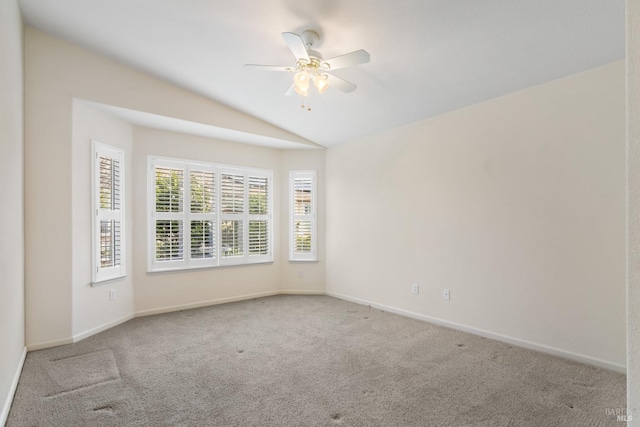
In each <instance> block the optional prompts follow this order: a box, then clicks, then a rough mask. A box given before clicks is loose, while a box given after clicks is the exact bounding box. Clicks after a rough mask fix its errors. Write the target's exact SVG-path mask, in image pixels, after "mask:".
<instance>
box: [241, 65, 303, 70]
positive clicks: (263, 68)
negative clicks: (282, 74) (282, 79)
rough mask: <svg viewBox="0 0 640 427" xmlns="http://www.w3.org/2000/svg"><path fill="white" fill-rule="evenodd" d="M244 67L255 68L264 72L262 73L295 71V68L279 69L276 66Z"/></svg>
mask: <svg viewBox="0 0 640 427" xmlns="http://www.w3.org/2000/svg"><path fill="white" fill-rule="evenodd" d="M244 66H245V67H248V68H257V69H259V70H264V71H289V72H293V71H296V68H294V67H280V66H278V65H256V64H244Z"/></svg>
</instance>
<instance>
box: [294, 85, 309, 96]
mask: <svg viewBox="0 0 640 427" xmlns="http://www.w3.org/2000/svg"><path fill="white" fill-rule="evenodd" d="M296 93H297V94H298V95H301V96H309V85H307V86H306V87H299V86H297V85H296Z"/></svg>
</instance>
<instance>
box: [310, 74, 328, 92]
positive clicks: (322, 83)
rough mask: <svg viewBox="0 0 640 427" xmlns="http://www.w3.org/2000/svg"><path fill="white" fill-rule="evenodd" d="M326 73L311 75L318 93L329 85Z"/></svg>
mask: <svg viewBox="0 0 640 427" xmlns="http://www.w3.org/2000/svg"><path fill="white" fill-rule="evenodd" d="M327 77H328V76H327V75H326V74H316V75H315V76H314V77H313V84H314V85H315V86H316V89H318V93H323V92H324V91H325V90H327V88H328V87H329V79H328V78H327Z"/></svg>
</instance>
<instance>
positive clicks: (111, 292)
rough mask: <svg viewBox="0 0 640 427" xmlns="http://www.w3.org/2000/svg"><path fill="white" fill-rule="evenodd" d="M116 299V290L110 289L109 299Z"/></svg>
mask: <svg viewBox="0 0 640 427" xmlns="http://www.w3.org/2000/svg"><path fill="white" fill-rule="evenodd" d="M114 299H116V290H115V289H109V301H113V300H114Z"/></svg>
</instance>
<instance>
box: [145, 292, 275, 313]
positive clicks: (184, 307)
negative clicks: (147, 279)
mask: <svg viewBox="0 0 640 427" xmlns="http://www.w3.org/2000/svg"><path fill="white" fill-rule="evenodd" d="M279 293H280V291H268V292H259V293H256V294H249V295H240V296H237V297H229V298H219V299H213V300H208V301H200V302H194V303H189V304H181V305H172V306H167V307H161V308H152V309H150V310H143V311H136V313H135V317H142V316H151V315H153V314H162V313H170V312H172V311H179V310H188V309H190V308H199V307H207V306H210V305H218V304H225V303H228V302H236V301H244V300H248V299H254V298H262V297H270V296H273V295H278V294H279Z"/></svg>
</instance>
